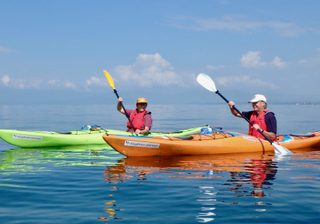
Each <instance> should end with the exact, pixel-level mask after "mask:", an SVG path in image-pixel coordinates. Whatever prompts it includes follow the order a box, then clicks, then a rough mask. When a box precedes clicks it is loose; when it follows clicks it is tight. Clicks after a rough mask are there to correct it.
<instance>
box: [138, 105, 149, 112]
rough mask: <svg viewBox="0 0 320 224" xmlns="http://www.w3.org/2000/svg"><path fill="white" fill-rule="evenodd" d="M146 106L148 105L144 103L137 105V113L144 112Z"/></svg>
mask: <svg viewBox="0 0 320 224" xmlns="http://www.w3.org/2000/svg"><path fill="white" fill-rule="evenodd" d="M147 105H148V104H146V103H137V109H138V111H144V110H146V108H147Z"/></svg>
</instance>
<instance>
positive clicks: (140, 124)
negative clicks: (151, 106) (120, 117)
mask: <svg viewBox="0 0 320 224" xmlns="http://www.w3.org/2000/svg"><path fill="white" fill-rule="evenodd" d="M147 113H148V111H146V110H145V111H142V112H139V111H137V110H132V112H131V113H130V120H131V122H132V124H133V127H132V126H131V124H130V122H129V121H128V123H127V128H128V129H134V130H137V129H138V130H143V129H144V128H145V124H144V116H145V115H146V114H147Z"/></svg>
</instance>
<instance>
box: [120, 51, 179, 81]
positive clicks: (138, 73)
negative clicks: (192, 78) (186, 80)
mask: <svg viewBox="0 0 320 224" xmlns="http://www.w3.org/2000/svg"><path fill="white" fill-rule="evenodd" d="M115 71H116V72H117V73H119V74H120V75H119V77H120V79H121V80H122V81H126V82H134V83H136V84H137V85H140V86H152V85H159V86H168V85H175V84H181V83H182V81H181V80H180V77H179V76H178V75H177V74H176V72H175V71H174V69H173V67H172V66H171V64H170V63H169V62H168V61H167V60H165V59H164V58H163V57H162V56H161V55H160V54H159V53H155V54H139V55H138V57H137V58H136V61H135V63H134V64H132V65H119V66H117V67H116V68H115Z"/></svg>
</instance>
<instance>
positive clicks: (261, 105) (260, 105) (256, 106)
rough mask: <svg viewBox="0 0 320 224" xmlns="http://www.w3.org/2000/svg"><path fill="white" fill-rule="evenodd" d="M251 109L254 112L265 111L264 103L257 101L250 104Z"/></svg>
mask: <svg viewBox="0 0 320 224" xmlns="http://www.w3.org/2000/svg"><path fill="white" fill-rule="evenodd" d="M252 108H253V110H254V111H262V110H264V109H265V102H263V101H258V102H255V103H252Z"/></svg>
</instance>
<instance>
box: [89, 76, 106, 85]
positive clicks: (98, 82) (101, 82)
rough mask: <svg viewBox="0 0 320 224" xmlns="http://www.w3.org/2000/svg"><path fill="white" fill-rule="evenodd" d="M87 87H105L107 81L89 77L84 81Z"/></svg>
mask: <svg viewBox="0 0 320 224" xmlns="http://www.w3.org/2000/svg"><path fill="white" fill-rule="evenodd" d="M85 83H86V86H87V87H95V86H101V87H105V86H106V84H107V80H105V79H102V78H97V77H94V76H92V77H90V78H89V79H87V80H86V81H85Z"/></svg>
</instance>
